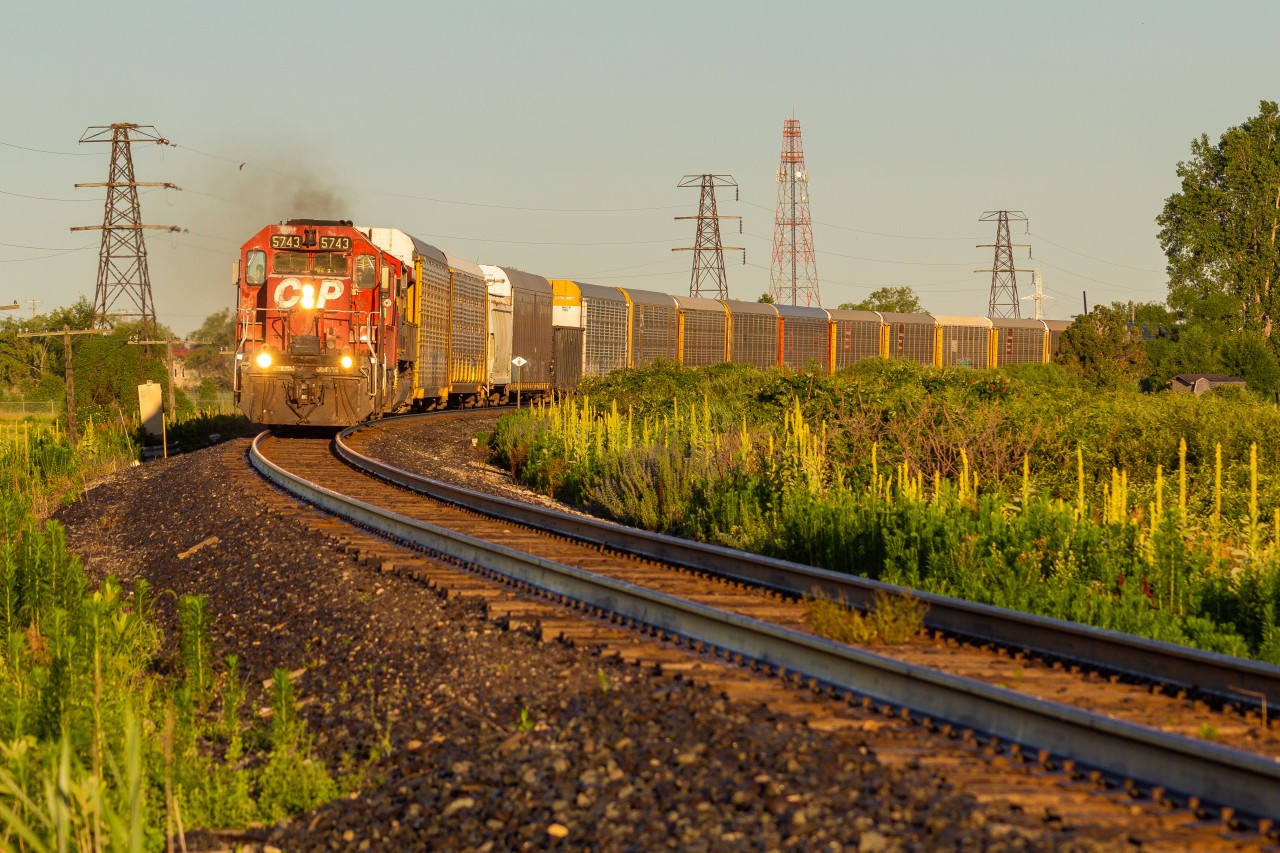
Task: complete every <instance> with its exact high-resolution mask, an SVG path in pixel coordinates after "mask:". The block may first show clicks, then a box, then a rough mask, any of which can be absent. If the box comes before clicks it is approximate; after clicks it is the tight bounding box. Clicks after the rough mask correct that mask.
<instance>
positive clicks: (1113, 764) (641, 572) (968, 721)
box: [251, 415, 1280, 832]
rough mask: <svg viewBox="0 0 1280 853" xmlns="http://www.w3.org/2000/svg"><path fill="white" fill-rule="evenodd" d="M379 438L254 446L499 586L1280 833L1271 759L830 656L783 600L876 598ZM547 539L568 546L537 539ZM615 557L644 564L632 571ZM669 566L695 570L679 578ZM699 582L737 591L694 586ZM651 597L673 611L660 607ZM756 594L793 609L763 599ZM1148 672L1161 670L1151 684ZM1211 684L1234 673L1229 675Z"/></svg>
mask: <svg viewBox="0 0 1280 853" xmlns="http://www.w3.org/2000/svg"><path fill="white" fill-rule="evenodd" d="M434 417H457V415H443V416H441V415H437V416H434ZM379 428H385V426H379V427H367V428H361V429H357V430H350V431H348V432H347V433H344V434H343V435H342V436H340V437H339V438H338V440H337V441H336V442H335V444H334V451H333V452H330V450H329V449H328V448H327V446H325V445H324V444H323V443H317V442H310V443H291V442H287V441H281V440H279V439H274V438H270V437H267V436H265V435H264V436H260V437H259V439H258V440H257V441H256V442H255V443H254V447H253V450H252V451H251V458H252V462H253V464H254V466H255V467H256V468H258V470H259V471H260V472H262V473H263V474H264V475H265V476H267V477H268V478H269V479H271V480H272V481H273V482H275V483H276V484H277V485H279V486H281V487H282V488H284V489H286V490H288V491H290V492H292V493H294V494H297V495H299V496H301V497H303V498H304V499H306V500H308V501H310V502H311V503H314V504H316V505H318V506H321V507H323V508H325V509H327V510H329V511H330V512H334V513H336V514H339V515H342V516H344V517H346V518H349V519H352V520H354V521H356V522H357V523H359V524H362V525H364V526H367V527H369V528H371V529H377V530H379V531H382V532H384V533H385V534H387V535H390V536H392V537H394V538H396V539H398V540H400V541H402V542H405V543H411V544H412V545H413V546H415V547H418V548H422V549H427V550H428V551H430V552H432V553H436V554H444V555H449V556H450V557H451V558H452V559H453V560H455V561H457V562H460V563H462V564H466V565H468V566H472V567H476V568H477V570H478V571H480V572H481V573H482V574H487V575H490V576H493V575H501V576H503V577H504V578H507V579H509V580H510V581H511V582H514V583H516V584H519V585H521V586H523V587H525V588H528V589H536V590H540V591H542V592H543V593H544V594H548V595H551V596H553V597H555V598H558V599H561V600H564V601H571V602H574V606H576V607H577V608H579V609H580V610H584V611H586V612H589V613H593V614H595V615H597V616H602V617H604V618H608V619H611V620H614V621H619V622H624V623H628V624H632V625H635V626H639V627H642V628H643V629H644V630H647V631H649V632H651V633H656V634H659V635H663V636H667V637H670V638H673V639H675V640H676V641H677V642H679V643H682V644H684V645H686V646H688V647H691V648H693V649H696V650H701V651H703V652H705V653H710V654H713V655H717V656H720V657H722V658H727V659H731V660H737V661H740V662H745V663H748V664H750V665H752V666H754V667H757V668H762V669H767V670H770V671H773V672H775V673H777V674H781V675H787V676H791V677H793V678H796V679H799V680H803V681H806V682H808V683H810V684H811V685H812V686H814V687H816V688H817V689H820V690H823V691H826V692H829V693H834V694H838V695H841V696H845V697H857V698H858V699H859V700H861V701H863V702H864V704H865V703H869V702H875V703H884V704H887V705H889V706H892V708H891V710H892V711H893V712H895V713H899V714H902V715H912V716H914V717H915V718H916V719H917V720H919V721H920V722H921V723H923V724H924V725H926V726H927V727H931V728H935V729H936V728H940V727H941V728H942V729H943V730H944V731H946V730H948V729H950V730H952V731H964V730H968V731H975V732H981V733H984V734H985V736H986V737H987V738H988V745H989V746H990V745H992V744H995V745H999V744H1000V743H1001V742H1004V743H1006V744H1008V751H1009V753H1010V754H1011V755H1019V754H1021V755H1023V756H1026V757H1027V758H1028V759H1030V760H1038V761H1040V762H1041V763H1044V764H1053V763H1055V762H1057V763H1061V762H1067V766H1070V764H1071V763H1072V762H1074V763H1075V764H1076V765H1077V766H1078V767H1080V768H1081V769H1084V768H1094V769H1095V770H1096V771H1100V772H1101V773H1103V774H1106V775H1107V776H1110V777H1112V778H1113V779H1114V780H1117V781H1120V782H1124V783H1127V784H1128V785H1130V786H1132V784H1133V782H1132V781H1131V780H1136V781H1138V782H1139V783H1141V785H1142V786H1143V787H1144V788H1145V789H1146V790H1147V791H1149V792H1150V793H1152V795H1153V796H1154V798H1155V799H1157V800H1159V799H1162V798H1163V797H1164V796H1165V793H1164V792H1165V791H1168V792H1181V793H1183V794H1185V795H1186V796H1187V797H1188V798H1189V799H1188V803H1189V804H1190V805H1192V806H1199V807H1200V808H1203V807H1204V806H1206V805H1215V806H1218V807H1222V808H1223V811H1222V815H1223V816H1224V817H1232V816H1233V814H1234V818H1233V819H1235V820H1238V818H1239V816H1240V813H1245V814H1248V815H1251V816H1253V817H1255V818H1258V819H1260V821H1259V823H1258V826H1259V828H1260V829H1262V830H1263V831H1264V832H1269V831H1271V827H1272V822H1271V819H1274V818H1275V817H1277V816H1280V764H1277V763H1276V762H1275V761H1273V760H1271V759H1269V758H1264V757H1261V756H1258V755H1255V754H1251V753H1248V752H1243V751H1240V750H1235V749H1229V748H1225V747H1222V746H1218V745H1215V744H1212V743H1206V742H1204V741H1201V740H1198V739H1193V738H1188V737H1181V736H1177V735H1172V734H1169V733H1166V732H1162V731H1157V730H1155V729H1151V728H1149V727H1146V726H1141V725H1136V724H1134V723H1132V722H1126V721H1124V720H1118V719H1115V718H1114V717H1110V716H1106V715H1101V714H1094V713H1090V712H1088V711H1084V710H1081V709H1080V708H1077V707H1073V706H1069V705H1064V704H1061V703H1057V702H1048V701H1044V700H1042V699H1036V698H1034V697H1030V696H1027V695H1023V694H1022V693H1019V692H1017V691H1013V690H1006V689H1001V688H999V687H994V686H992V685H990V684H985V683H982V682H979V681H975V680H972V679H966V678H960V677H956V676H953V675H946V674H943V673H939V672H937V671H936V670H933V669H930V668H928V667H924V666H919V665H913V664H910V663H905V662H903V661H901V660H895V659H893V658H889V657H885V656H881V655H875V654H870V653H868V652H865V651H862V650H859V649H854V648H851V647H848V646H843V645H841V644H837V643H832V642H830V641H827V640H824V639H822V638H819V637H815V636H813V635H812V634H809V633H807V632H805V631H804V630H802V628H803V624H802V619H801V617H800V616H798V615H797V614H798V613H799V612H800V611H799V610H798V609H797V608H796V607H795V606H794V605H792V606H789V607H788V606H784V605H789V604H791V603H790V602H789V601H786V600H785V598H791V597H794V596H795V595H797V594H803V593H807V592H809V591H810V590H813V589H814V588H818V589H820V590H822V591H823V592H824V594H827V595H830V596H832V597H841V596H843V597H844V598H846V599H848V600H850V601H852V602H854V603H862V602H866V601H868V600H869V599H870V598H871V597H872V596H873V595H874V594H875V592H876V591H877V590H879V589H882V585H878V584H874V583H872V582H867V581H861V580H859V579H855V578H848V577H846V576H842V575H834V574H833V573H830V572H822V571H821V570H814V569H810V568H807V567H802V566H796V565H794V564H787V563H784V562H781V561H774V560H766V559H762V558H757V557H752V556H750V555H742V554H738V553H737V552H732V551H728V550H727V549H722V548H715V547H713V546H704V545H699V544H697V543H689V542H685V541H683V540H676V539H671V538H670V537H660V536H656V537H655V536H650V535H648V534H643V533H639V532H636V531H632V530H628V529H626V528H620V527H618V526H616V525H610V524H607V523H603V522H598V521H596V520H593V519H585V518H582V517H579V516H571V515H566V514H563V513H555V512H548V511H544V510H538V509H536V508H531V507H528V506H525V505H522V504H515V503H513V502H510V501H505V500H503V499H500V498H494V497H493V496H490V495H484V494H481V493H477V492H471V491H468V490H465V489H459V488H457V487H455V486H449V485H447V484H443V483H439V482H434V481H430V480H426V479H424V478H421V477H418V476H416V475H413V474H411V473H409V472H405V471H401V470H399V469H396V468H394V467H393V466H388V465H386V464H385V463H382V462H379V461H377V460H375V459H372V458H371V457H369V456H367V455H365V454H363V453H361V452H359V450H358V449H357V447H356V445H358V444H359V443H360V437H361V435H362V434H363V435H366V436H367V435H368V430H370V429H379ZM339 457H340V458H341V460H342V461H339ZM343 462H345V463H346V464H343ZM348 465H351V466H355V467H357V468H360V469H363V470H365V471H368V472H371V473H373V474H375V475H376V476H378V477H380V478H383V479H386V480H389V481H392V482H395V483H398V484H400V485H402V486H405V487H407V488H409V489H413V490H417V491H422V492H426V493H429V494H431V495H434V496H435V497H436V498H438V499H440V500H443V501H445V502H446V503H443V504H442V503H439V502H432V503H428V502H424V501H422V500H420V499H417V498H412V497H411V496H409V495H407V494H406V493H405V492H402V491H398V490H396V491H395V492H394V493H393V494H392V496H391V497H390V498H389V497H388V492H387V489H388V487H387V486H386V485H385V484H381V483H377V482H376V481H374V480H371V479H368V478H363V477H353V476H352V470H351V468H350V467H347V466H348ZM302 471H305V472H306V473H305V476H304V475H301V474H300V472H302ZM450 504H451V505H450ZM411 516H413V517H411ZM538 527H550V528H551V529H553V530H555V531H557V533H556V535H551V536H547V535H545V534H539V533H538V532H537V531H536V530H535V528H538ZM498 543H501V544H498ZM620 552H623V553H627V554H630V555H632V556H631V557H629V558H620V557H619V553H620ZM664 566H667V568H664ZM669 566H676V567H679V568H681V569H682V570H683V571H681V572H679V573H673V572H672V571H671V570H670V568H669ZM690 569H692V570H694V573H693V574H690V571H689V570H690ZM606 573H607V574H606ZM704 575H708V576H709V575H715V576H719V577H721V578H728V579H730V580H731V581H732V583H729V584H726V583H724V582H723V581H720V582H717V583H715V584H711V585H700V584H699V583H696V582H694V581H696V580H698V579H699V578H702V577H703V576H704ZM639 580H643V581H644V583H643V584H641V583H638V582H636V581H639ZM651 584H659V585H662V586H663V587H664V588H667V589H672V590H674V592H675V594H673V593H672V592H663V591H654V590H653V589H651V588H649V586H650V585H651ZM762 586H763V587H764V588H768V589H770V590H772V591H775V592H781V593H783V595H784V596H785V598H780V597H779V596H777V595H773V594H769V593H768V592H763V591H762ZM927 599H928V601H929V604H930V617H931V626H932V627H937V628H945V629H946V630H948V631H951V632H954V633H957V634H962V635H965V636H970V637H980V638H983V639H986V640H990V641H992V642H996V643H1000V644H1002V645H1005V646H1009V647H1022V648H1027V649H1029V650H1032V651H1034V652H1036V653H1037V654H1041V655H1046V656H1053V657H1059V658H1063V659H1068V660H1078V661H1083V662H1085V663H1086V664H1088V665H1089V666H1093V667H1099V668H1103V669H1106V670H1109V671H1112V672H1116V673H1124V674H1126V675H1128V676H1131V677H1134V678H1145V679H1149V680H1154V681H1157V682H1160V683H1165V684H1174V685H1179V686H1182V687H1185V688H1193V687H1194V688H1198V689H1200V690H1202V691H1204V692H1205V693H1207V694H1210V695H1214V696H1218V697H1220V698H1221V699H1222V701H1239V697H1238V696H1234V695H1232V692H1231V691H1233V690H1239V689H1245V690H1250V691H1253V692H1256V693H1257V694H1258V695H1260V696H1263V697H1268V698H1270V697H1273V696H1280V691H1278V690H1277V685H1278V684H1280V680H1278V679H1277V677H1276V676H1277V671H1276V670H1275V669H1274V668H1271V667H1264V666H1261V665H1256V664H1251V663H1249V662H1240V661H1236V660H1235V659H1231V658H1223V657H1221V656H1217V655H1205V654H1203V653H1195V652H1187V651H1186V650H1182V649H1179V648H1178V647H1172V646H1167V645H1166V644H1158V643H1150V642H1149V641H1142V640H1134V639H1133V638H1131V637H1126V636H1124V635H1114V634H1111V633H1110V632H1102V631H1097V630H1095V629H1088V628H1080V627H1079V626H1071V625H1066V624H1064V623H1058V622H1054V621H1053V620H1043V619H1038V618H1037V617H1027V616H1023V615H1020V614H1012V615H1011V614H1007V613H1006V612H1005V611H1000V610H998V609H996V608H989V607H982V606H979V605H968V604H965V603H963V602H955V601H952V600H949V599H942V598H938V597H932V596H930V597H927ZM1114 640H1120V641H1121V642H1120V643H1119V644H1118V645H1117V643H1115V642H1114ZM1113 647H1114V648H1115V650H1114V651H1112V648H1113ZM1144 657H1145V660H1147V661H1150V662H1152V664H1153V665H1151V666H1145V667H1144V666H1143V665H1142V664H1143V660H1144ZM1215 668H1220V669H1225V671H1226V672H1227V673H1228V674H1227V675H1226V676H1222V675H1220V674H1219V673H1216V672H1214V669H1215ZM1272 701H1274V700H1272Z"/></svg>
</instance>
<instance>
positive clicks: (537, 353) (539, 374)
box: [502, 267, 552, 392]
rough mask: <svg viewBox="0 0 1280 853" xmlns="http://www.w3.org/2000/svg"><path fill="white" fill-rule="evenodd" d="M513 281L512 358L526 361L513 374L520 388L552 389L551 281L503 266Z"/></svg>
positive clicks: (522, 389)
mask: <svg viewBox="0 0 1280 853" xmlns="http://www.w3.org/2000/svg"><path fill="white" fill-rule="evenodd" d="M502 271H503V272H505V273H506V274H507V278H508V280H510V282H511V291H512V304H511V310H512V315H511V358H516V357H517V356H518V357H520V358H523V359H524V360H525V362H527V363H526V364H524V365H522V366H521V367H520V370H519V371H518V373H515V374H513V379H514V384H515V387H516V390H518V391H522V392H523V391H546V390H549V389H550V388H551V353H552V349H551V347H552V341H551V282H549V281H547V280H546V279H545V278H543V277H542V276H540V275H534V274H532V273H527V272H523V271H521V270H517V269H512V268H511V267H503V268H502Z"/></svg>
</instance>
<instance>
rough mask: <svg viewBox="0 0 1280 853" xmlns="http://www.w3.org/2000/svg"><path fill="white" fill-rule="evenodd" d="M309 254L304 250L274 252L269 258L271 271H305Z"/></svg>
mask: <svg viewBox="0 0 1280 853" xmlns="http://www.w3.org/2000/svg"><path fill="white" fill-rule="evenodd" d="M308 258H310V255H307V254H306V253H304V252H276V253H275V255H273V256H272V258H271V271H272V272H278V273H288V274H290V275H292V274H295V273H302V272H306V271H307V265H308V264H307V260H308Z"/></svg>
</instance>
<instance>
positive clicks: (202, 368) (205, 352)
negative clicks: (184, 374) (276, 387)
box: [186, 308, 236, 389]
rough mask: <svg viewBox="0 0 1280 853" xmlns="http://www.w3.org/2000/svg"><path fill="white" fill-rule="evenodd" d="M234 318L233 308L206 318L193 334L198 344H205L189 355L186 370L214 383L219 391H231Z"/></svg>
mask: <svg viewBox="0 0 1280 853" xmlns="http://www.w3.org/2000/svg"><path fill="white" fill-rule="evenodd" d="M235 332H236V323H235V314H233V313H232V311H231V309H230V308H224V309H223V310H221V311H218V312H217V313H214V314H210V315H209V316H208V317H205V318H204V322H203V323H201V324H200V328H198V329H196V330H195V331H194V332H192V333H191V337H192V338H193V339H195V340H197V341H205V343H203V344H199V345H198V346H196V347H194V348H193V349H192V350H191V352H190V353H189V354H188V355H187V359H186V366H187V368H188V369H189V370H194V371H196V372H197V373H199V374H200V375H201V376H203V377H205V378H208V379H213V380H214V382H216V383H217V385H218V387H219V388H224V389H225V388H230V387H231V380H232V376H231V354H232V352H234V351H235V346H236V340H235Z"/></svg>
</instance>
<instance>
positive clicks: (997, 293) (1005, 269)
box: [974, 210, 1031, 319]
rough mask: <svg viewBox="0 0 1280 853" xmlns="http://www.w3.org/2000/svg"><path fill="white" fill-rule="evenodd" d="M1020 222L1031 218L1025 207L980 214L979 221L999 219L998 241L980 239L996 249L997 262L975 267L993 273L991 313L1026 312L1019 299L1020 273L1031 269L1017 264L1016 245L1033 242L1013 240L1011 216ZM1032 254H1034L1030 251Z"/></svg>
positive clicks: (1017, 314) (1011, 314) (982, 246)
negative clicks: (1014, 265) (1014, 253)
mask: <svg viewBox="0 0 1280 853" xmlns="http://www.w3.org/2000/svg"><path fill="white" fill-rule="evenodd" d="M1010 219H1012V220H1014V221H1016V222H1027V221H1028V220H1027V215H1026V214H1025V213H1023V212H1022V211H1021V210H988V211H987V212H986V213H984V214H982V215H981V216H979V217H978V221H979V222H990V221H992V220H995V222H996V241H995V243H979V244H978V248H979V249H991V248H994V249H995V250H996V255H995V262H994V263H993V264H992V265H991V267H992V268H991V269H989V270H974V272H989V273H991V301H990V303H989V305H988V308H987V316H988V317H1012V318H1014V319H1018V318H1020V317H1021V316H1022V306H1021V304H1020V303H1019V302H1018V273H1020V272H1031V270H1019V269H1014V268H1013V247H1014V246H1025V247H1027V248H1030V247H1031V244H1030V243H1011V242H1009V220H1010ZM1028 254H1030V253H1029V252H1028Z"/></svg>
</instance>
